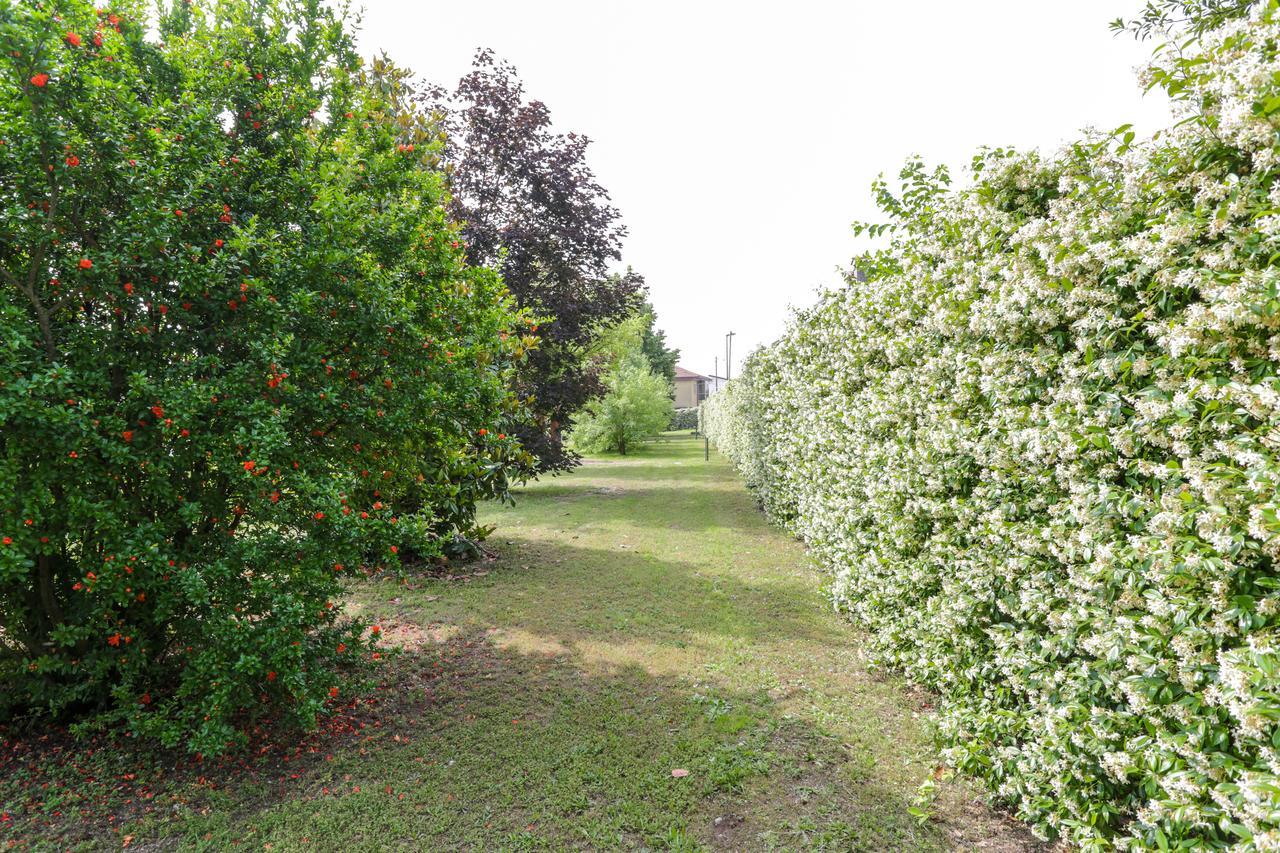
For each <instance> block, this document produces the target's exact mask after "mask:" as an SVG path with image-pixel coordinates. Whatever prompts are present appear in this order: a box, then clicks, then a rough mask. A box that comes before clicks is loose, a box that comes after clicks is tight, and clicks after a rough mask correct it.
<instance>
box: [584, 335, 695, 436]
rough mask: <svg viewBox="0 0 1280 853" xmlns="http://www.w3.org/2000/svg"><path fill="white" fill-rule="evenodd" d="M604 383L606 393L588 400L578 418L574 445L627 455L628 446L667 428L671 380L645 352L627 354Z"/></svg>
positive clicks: (669, 414)
mask: <svg viewBox="0 0 1280 853" xmlns="http://www.w3.org/2000/svg"><path fill="white" fill-rule="evenodd" d="M605 385H606V387H607V389H608V390H607V391H606V393H605V395H604V397H602V398H601V399H600V400H597V401H595V402H592V403H590V404H588V405H587V408H586V410H585V412H584V413H583V415H582V417H581V419H580V420H579V421H578V426H577V427H576V428H575V430H574V433H573V442H574V446H576V447H578V448H579V449H581V450H584V451H586V452H588V453H599V452H602V451H609V452H613V453H621V454H623V455H624V456H625V455H626V453H627V450H628V449H629V448H632V447H634V446H635V445H636V444H638V443H640V442H642V441H644V440H645V439H647V438H651V437H652V436H654V435H656V434H657V433H659V432H661V431H662V430H664V429H666V428H667V424H668V423H670V421H671V411H672V408H671V383H669V382H668V381H667V380H666V379H665V378H664V377H662V376H659V375H658V374H656V373H654V372H653V369H652V368H651V367H650V366H649V362H648V360H647V359H646V358H645V356H644V354H643V353H642V352H639V351H633V352H629V353H627V354H625V355H624V356H623V357H622V359H621V361H620V362H619V363H618V364H617V366H615V367H614V368H613V369H611V370H610V372H609V373H608V374H607V375H606V377H605Z"/></svg>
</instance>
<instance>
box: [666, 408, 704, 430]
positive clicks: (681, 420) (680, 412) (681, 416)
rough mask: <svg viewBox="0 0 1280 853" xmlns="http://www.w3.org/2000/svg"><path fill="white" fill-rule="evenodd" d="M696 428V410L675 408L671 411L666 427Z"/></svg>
mask: <svg viewBox="0 0 1280 853" xmlns="http://www.w3.org/2000/svg"><path fill="white" fill-rule="evenodd" d="M697 428H698V410H697V408H691V409H676V410H675V411H673V412H672V413H671V423H670V424H669V425H668V426H667V429H697Z"/></svg>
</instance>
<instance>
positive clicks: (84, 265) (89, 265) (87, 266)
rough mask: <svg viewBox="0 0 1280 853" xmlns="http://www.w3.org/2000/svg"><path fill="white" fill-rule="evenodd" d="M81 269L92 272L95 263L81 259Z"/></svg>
mask: <svg viewBox="0 0 1280 853" xmlns="http://www.w3.org/2000/svg"><path fill="white" fill-rule="evenodd" d="M80 269H82V270H91V269H93V261H91V260H89V259H88V258H81V259H80Z"/></svg>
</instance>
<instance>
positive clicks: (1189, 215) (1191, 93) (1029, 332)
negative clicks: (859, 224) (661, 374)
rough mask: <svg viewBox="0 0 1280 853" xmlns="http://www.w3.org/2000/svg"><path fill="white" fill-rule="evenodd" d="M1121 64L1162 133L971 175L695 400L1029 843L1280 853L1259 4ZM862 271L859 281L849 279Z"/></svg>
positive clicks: (1264, 84)
mask: <svg viewBox="0 0 1280 853" xmlns="http://www.w3.org/2000/svg"><path fill="white" fill-rule="evenodd" d="M1251 15H1252V17H1250V18H1249V19H1248V20H1235V21H1230V22H1227V23H1225V24H1223V25H1222V26H1220V27H1218V28H1216V29H1212V30H1210V31H1208V32H1205V33H1203V34H1201V35H1200V37H1199V38H1198V39H1192V40H1190V41H1189V42H1186V43H1183V44H1179V45H1177V49H1168V50H1166V51H1164V52H1162V53H1161V54H1159V57H1158V58H1157V60H1156V61H1155V62H1154V64H1153V65H1152V67H1151V68H1149V69H1147V71H1146V72H1145V74H1146V76H1147V79H1148V82H1150V83H1151V84H1152V85H1155V86H1159V87H1162V88H1164V89H1165V90H1166V91H1167V92H1168V93H1169V94H1171V95H1172V96H1173V98H1174V101H1175V106H1176V109H1177V111H1178V112H1179V113H1180V114H1179V116H1178V118H1179V123H1178V124H1177V125H1176V126H1175V127H1174V128H1172V129H1169V130H1167V131H1164V132H1163V133H1161V134H1159V135H1157V137H1156V138H1154V139H1152V140H1150V141H1147V142H1138V141H1135V140H1134V138H1133V136H1132V133H1130V132H1128V131H1125V130H1121V131H1118V132H1116V133H1115V134H1110V135H1091V136H1088V137H1086V138H1084V139H1082V140H1081V141H1079V142H1077V143H1075V144H1073V145H1070V146H1069V147H1067V148H1066V149H1065V150H1063V151H1061V152H1060V153H1058V154H1056V155H1054V156H1042V155H1038V154H1027V153H1015V152H1010V151H1003V150H994V151H986V152H984V153H982V154H981V155H979V156H978V157H977V158H976V159H975V161H974V180H973V183H972V185H971V186H969V187H967V188H964V189H953V188H951V187H950V186H949V185H948V182H947V180H946V176H945V173H943V172H941V171H934V172H930V171H927V170H925V169H924V168H923V167H922V166H921V165H920V164H919V163H911V164H909V165H908V167H907V168H906V169H905V170H904V172H903V174H902V178H903V189H902V191H901V192H900V193H894V192H891V191H890V188H888V187H886V186H883V185H881V186H878V187H877V193H878V195H879V199H880V202H881V206H882V208H883V209H884V210H886V211H887V213H888V214H889V215H890V221H889V222H888V224H887V225H885V226H873V229H874V230H875V231H876V232H877V233H878V232H880V231H884V232H885V233H887V234H888V235H889V247H888V248H886V249H884V250H882V251H878V252H874V253H871V254H869V255H867V256H865V257H864V258H862V259H861V260H860V262H859V272H860V273H862V274H861V275H858V276H856V277H854V276H851V277H850V280H849V281H848V283H847V286H846V287H844V288H842V289H840V290H838V291H836V292H832V293H828V294H826V295H825V296H823V297H822V298H821V300H820V301H819V303H818V304H817V305H816V306H815V307H813V308H812V309H810V310H807V311H803V312H801V313H799V314H798V315H797V316H796V317H795V318H794V319H793V321H792V323H791V324H790V326H789V328H788V330H787V332H786V333H785V335H784V336H783V337H782V338H781V339H780V340H779V341H778V342H777V343H775V344H773V345H771V346H769V347H767V348H764V349H762V350H758V351H757V352H755V353H754V354H753V355H752V356H751V357H750V358H749V359H748V360H747V363H746V366H745V369H744V370H743V372H742V375H741V376H740V377H739V378H738V379H736V380H735V381H733V382H731V383H729V385H728V387H727V388H726V389H725V390H723V391H722V392H720V393H719V394H717V395H716V396H714V397H712V398H711V399H710V400H709V401H707V403H706V404H705V411H704V421H705V423H704V425H705V428H706V430H707V431H708V433H709V434H710V436H711V437H712V439H713V440H714V441H715V442H716V444H717V446H718V447H719V448H720V450H721V451H722V452H723V453H725V454H726V455H727V456H728V457H729V458H730V459H731V460H733V462H734V463H735V464H736V465H737V466H738V468H739V469H740V470H741V471H742V473H743V475H744V477H745V479H746V481H747V483H748V484H749V485H750V486H751V487H752V488H753V489H755V490H756V492H757V494H758V495H759V497H760V500H761V502H762V504H763V506H764V507H765V509H766V510H767V511H768V512H769V514H770V515H772V516H773V517H775V518H777V519H778V520H780V521H781V522H783V523H785V524H786V525H787V526H788V527H789V528H790V529H791V530H793V531H794V532H795V533H796V534H797V535H799V536H800V537H802V538H803V539H804V540H805V541H807V542H808V543H809V545H810V546H811V548H812V551H813V553H814V555H815V556H816V558H817V559H818V560H819V561H821V563H823V564H824V565H825V566H827V567H829V569H830V570H831V572H832V573H833V581H832V584H831V595H832V597H833V599H834V601H835V603H836V605H837V606H838V607H840V608H842V609H843V610H845V611H847V612H848V614H849V615H850V617H851V618H852V620H853V621H854V622H855V623H857V624H859V625H862V626H865V627H866V628H867V629H868V630H869V636H870V638H871V639H870V642H871V643H872V645H873V647H874V651H875V654H876V656H877V657H878V658H879V660H880V661H882V662H884V663H885V664H888V665H890V666H893V667H895V668H897V669H900V670H902V671H903V672H905V673H906V674H907V675H908V676H909V677H910V678H912V679H914V680H915V681H916V682H918V683H921V684H923V685H927V686H928V687H930V688H932V689H934V690H936V691H937V692H938V693H939V694H940V702H939V714H938V716H939V732H940V736H941V739H942V741H943V743H944V745H945V756H946V758H947V759H948V760H949V761H950V762H951V763H952V764H954V765H955V766H956V767H958V768H960V769H962V770H964V771H967V772H969V773H972V774H975V775H977V776H979V777H981V778H982V779H984V780H985V781H986V782H987V783H988V784H989V785H990V787H991V789H992V791H993V792H994V794H995V796H996V797H997V798H998V799H1000V800H1002V801H1004V802H1005V803H1007V804H1009V805H1011V806H1012V807H1013V808H1014V809H1016V811H1017V813H1018V814H1019V816H1021V817H1022V818H1023V819H1025V820H1027V821H1030V822H1031V823H1032V824H1033V825H1034V826H1035V827H1036V828H1037V829H1038V830H1039V831H1040V832H1042V833H1043V834H1045V835H1050V836H1053V835H1057V836H1065V837H1067V838H1069V839H1071V840H1073V841H1075V842H1076V843H1079V844H1082V845H1085V846H1095V847H1098V848H1104V847H1109V846H1110V845H1112V844H1116V845H1119V846H1139V847H1152V848H1162V847H1165V846H1182V847H1184V848H1185V847H1194V846H1199V845H1208V846H1228V845H1239V846H1241V847H1248V848H1257V849H1276V848H1277V847H1280V575H1278V574H1277V571H1276V560H1277V558H1278V557H1280V520H1278V519H1277V511H1278V500H1277V489H1278V487H1280V184H1278V183H1277V180H1276V179H1277V175H1278V174H1280V142H1278V140H1280V133H1278V131H1280V59H1278V58H1277V44H1278V43H1280V13H1277V6H1276V4H1275V3H1274V2H1268V3H1261V4H1257V5H1256V7H1255V8H1254V10H1253V11H1252V13H1251ZM863 279H865V280H863Z"/></svg>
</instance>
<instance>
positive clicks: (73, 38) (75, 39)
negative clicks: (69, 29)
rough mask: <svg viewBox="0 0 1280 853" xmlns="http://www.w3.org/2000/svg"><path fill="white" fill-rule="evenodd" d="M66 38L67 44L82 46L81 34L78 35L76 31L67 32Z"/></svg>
mask: <svg viewBox="0 0 1280 853" xmlns="http://www.w3.org/2000/svg"><path fill="white" fill-rule="evenodd" d="M65 38H66V40H67V44H69V45H71V46H72V47H79V46H80V36H78V35H76V34H75V33H67V35H66V36H65Z"/></svg>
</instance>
